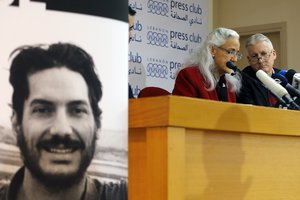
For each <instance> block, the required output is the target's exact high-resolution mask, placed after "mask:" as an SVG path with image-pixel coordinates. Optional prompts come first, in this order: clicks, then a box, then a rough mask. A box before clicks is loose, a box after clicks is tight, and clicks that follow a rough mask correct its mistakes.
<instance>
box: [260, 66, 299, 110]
mask: <svg viewBox="0 0 300 200" xmlns="http://www.w3.org/2000/svg"><path fill="white" fill-rule="evenodd" d="M256 77H257V78H258V79H259V80H260V81H261V82H262V83H263V84H264V85H265V86H266V88H268V89H269V90H271V92H273V93H274V94H276V95H278V96H279V97H281V98H282V99H283V100H284V101H285V102H286V103H287V105H290V106H291V108H292V109H295V110H299V109H300V107H299V106H298V105H297V104H296V103H295V102H294V100H293V99H292V97H291V96H290V94H289V93H288V92H287V90H286V89H285V88H284V87H282V86H281V85H280V84H278V83H277V82H276V81H275V80H274V79H272V78H271V77H270V76H268V74H267V73H265V72H264V71H263V70H261V69H260V70H258V71H257V72H256Z"/></svg>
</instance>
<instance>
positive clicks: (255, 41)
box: [237, 33, 280, 106]
mask: <svg viewBox="0 0 300 200" xmlns="http://www.w3.org/2000/svg"><path fill="white" fill-rule="evenodd" d="M245 47H246V49H247V54H248V55H247V59H248V62H249V66H247V67H246V68H245V69H243V73H242V79H243V83H242V88H241V91H240V93H239V94H238V98H237V102H238V103H245V104H253V105H258V106H274V105H275V104H276V103H277V100H276V98H275V97H274V96H273V95H272V94H271V93H270V91H269V90H268V89H266V88H265V87H264V86H263V84H262V83H261V82H260V81H259V79H258V78H257V77H256V72H257V71H258V70H263V71H264V72H266V73H267V74H268V75H269V76H272V74H273V73H277V72H279V71H280V70H279V69H276V68H274V67H273V65H274V61H275V59H276V56H277V55H276V51H275V50H274V48H273V44H272V42H271V41H270V39H269V38H268V37H266V36H265V35H263V34H261V33H257V34H254V35H252V36H251V37H249V38H248V39H247V40H246V44H245Z"/></svg>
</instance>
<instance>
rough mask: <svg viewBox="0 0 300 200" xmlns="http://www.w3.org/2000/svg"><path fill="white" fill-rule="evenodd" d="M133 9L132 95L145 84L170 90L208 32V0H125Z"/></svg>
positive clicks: (130, 52) (131, 45)
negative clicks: (127, 0)
mask: <svg viewBox="0 0 300 200" xmlns="http://www.w3.org/2000/svg"><path fill="white" fill-rule="evenodd" d="M129 4H130V5H131V7H132V8H133V9H134V10H135V11H136V15H135V17H134V19H135V22H134V28H133V29H134V30H133V38H132V41H131V42H130V44H129V49H130V51H129V54H128V61H129V71H128V74H129V82H130V84H131V87H132V90H133V93H134V96H137V95H138V94H139V92H140V90H141V89H143V88H144V87H147V86H157V87H161V88H164V89H166V90H168V91H169V92H172V89H173V85H174V81H175V77H176V73H177V71H178V70H179V69H181V68H182V67H183V64H184V62H185V61H186V59H187V58H188V57H189V56H190V54H191V53H192V51H193V49H194V48H195V47H196V46H197V45H199V44H200V43H201V42H202V41H203V39H205V38H206V36H207V35H208V9H209V7H208V5H209V1H208V0H188V1H186V0H181V1H173V0H129Z"/></svg>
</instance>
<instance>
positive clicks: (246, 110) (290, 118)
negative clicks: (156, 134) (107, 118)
mask: <svg viewBox="0 0 300 200" xmlns="http://www.w3.org/2000/svg"><path fill="white" fill-rule="evenodd" d="M143 127H144V128H145V127H184V128H190V129H203V130H220V131H230V132H239V133H259V134H276V135H293V136H298V135H299V136H300V112H299V111H293V110H282V109H278V108H268V107H261V106H253V105H245V104H235V103H227V102H219V101H211V100H204V99H196V98H189V97H181V96H172V95H169V96H161V97H149V98H140V99H131V100H129V128H143Z"/></svg>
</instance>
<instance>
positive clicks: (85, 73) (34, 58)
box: [9, 43, 102, 128]
mask: <svg viewBox="0 0 300 200" xmlns="http://www.w3.org/2000/svg"><path fill="white" fill-rule="evenodd" d="M15 54H16V55H15ZM12 55H15V56H14V58H13V60H12V63H11V67H10V77H9V81H10V83H11V85H12V87H13V95H12V108H13V109H14V111H15V112H16V113H17V121H18V123H19V124H21V122H22V118H23V109H24V101H25V99H27V98H28V97H29V92H30V91H29V85H28V77H29V75H31V74H34V73H36V72H38V71H42V70H45V69H49V68H55V67H57V68H59V67H66V68H68V69H70V70H72V71H75V72H78V73H80V74H81V75H82V77H83V78H84V80H85V82H86V83H87V86H88V92H89V100H90V103H91V107H92V110H93V115H94V118H95V122H96V125H97V127H98V128H99V127H100V116H101V109H100V108H99V106H98V102H99V101H100V99H101V97H102V86H101V82H100V80H99V78H98V76H97V74H96V72H95V66H94V61H93V59H92V57H91V56H90V55H89V54H88V53H87V52H86V51H84V50H83V49H82V48H80V47H78V46H76V45H73V44H69V43H55V44H50V45H36V46H23V47H19V48H17V49H16V50H14V51H13V52H12V54H11V56H12Z"/></svg>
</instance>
